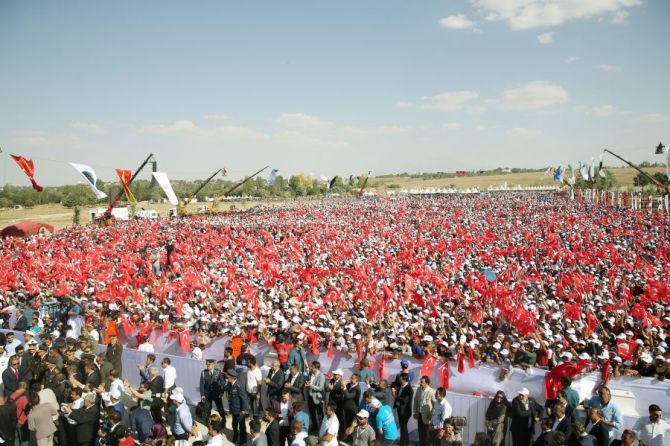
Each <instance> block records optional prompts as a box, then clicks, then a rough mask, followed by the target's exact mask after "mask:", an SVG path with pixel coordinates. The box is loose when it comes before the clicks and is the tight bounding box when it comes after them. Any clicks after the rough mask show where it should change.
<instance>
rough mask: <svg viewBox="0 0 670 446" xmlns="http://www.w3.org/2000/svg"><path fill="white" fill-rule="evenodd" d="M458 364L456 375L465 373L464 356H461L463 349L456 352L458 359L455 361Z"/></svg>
mask: <svg viewBox="0 0 670 446" xmlns="http://www.w3.org/2000/svg"><path fill="white" fill-rule="evenodd" d="M456 361H457V362H458V373H464V372H465V355H463V349H460V350H459V351H458V358H457V359H456Z"/></svg>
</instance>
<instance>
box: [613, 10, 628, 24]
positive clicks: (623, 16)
mask: <svg viewBox="0 0 670 446" xmlns="http://www.w3.org/2000/svg"><path fill="white" fill-rule="evenodd" d="M628 16H629V14H628V11H624V10H621V11H617V12H615V13H614V16H613V17H612V23H614V24H616V25H625V24H626V23H628Z"/></svg>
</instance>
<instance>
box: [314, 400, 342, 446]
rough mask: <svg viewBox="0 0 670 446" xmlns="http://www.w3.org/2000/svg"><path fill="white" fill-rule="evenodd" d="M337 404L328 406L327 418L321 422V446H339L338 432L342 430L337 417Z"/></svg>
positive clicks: (330, 403)
mask: <svg viewBox="0 0 670 446" xmlns="http://www.w3.org/2000/svg"><path fill="white" fill-rule="evenodd" d="M335 410H336V406H335V403H332V402H329V403H328V405H327V406H326V416H325V417H323V421H321V428H320V429H319V445H321V446H337V444H338V442H337V432H338V431H339V430H340V422H339V420H338V419H337V415H335Z"/></svg>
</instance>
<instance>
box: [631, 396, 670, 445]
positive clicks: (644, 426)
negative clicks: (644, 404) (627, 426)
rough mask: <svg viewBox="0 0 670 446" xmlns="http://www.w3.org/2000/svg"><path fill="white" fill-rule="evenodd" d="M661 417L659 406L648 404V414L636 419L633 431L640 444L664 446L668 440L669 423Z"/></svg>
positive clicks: (669, 438)
mask: <svg viewBox="0 0 670 446" xmlns="http://www.w3.org/2000/svg"><path fill="white" fill-rule="evenodd" d="M662 417H663V412H662V410H661V408H660V406H658V405H657V404H652V405H650V406H649V416H648V417H642V418H640V419H639V420H637V423H635V426H634V427H633V432H635V435H636V436H637V439H638V440H639V442H640V446H664V445H667V444H668V442H670V424H668V422H667V421H665V420H663V418H662Z"/></svg>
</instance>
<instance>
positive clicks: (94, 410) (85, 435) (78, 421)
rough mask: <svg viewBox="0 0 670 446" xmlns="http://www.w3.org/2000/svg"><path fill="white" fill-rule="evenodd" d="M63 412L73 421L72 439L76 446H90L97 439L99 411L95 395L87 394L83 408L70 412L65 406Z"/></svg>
mask: <svg viewBox="0 0 670 446" xmlns="http://www.w3.org/2000/svg"><path fill="white" fill-rule="evenodd" d="M63 412H64V413H65V414H66V415H67V417H68V418H69V419H70V420H72V421H74V423H75V427H74V437H75V441H76V443H77V445H78V446H91V445H93V442H94V441H95V439H96V438H98V428H99V425H100V411H99V410H98V406H97V405H96V404H95V395H93V394H87V395H86V396H85V397H84V407H82V408H80V409H75V410H72V409H71V408H70V407H68V406H65V407H64V408H63Z"/></svg>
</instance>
